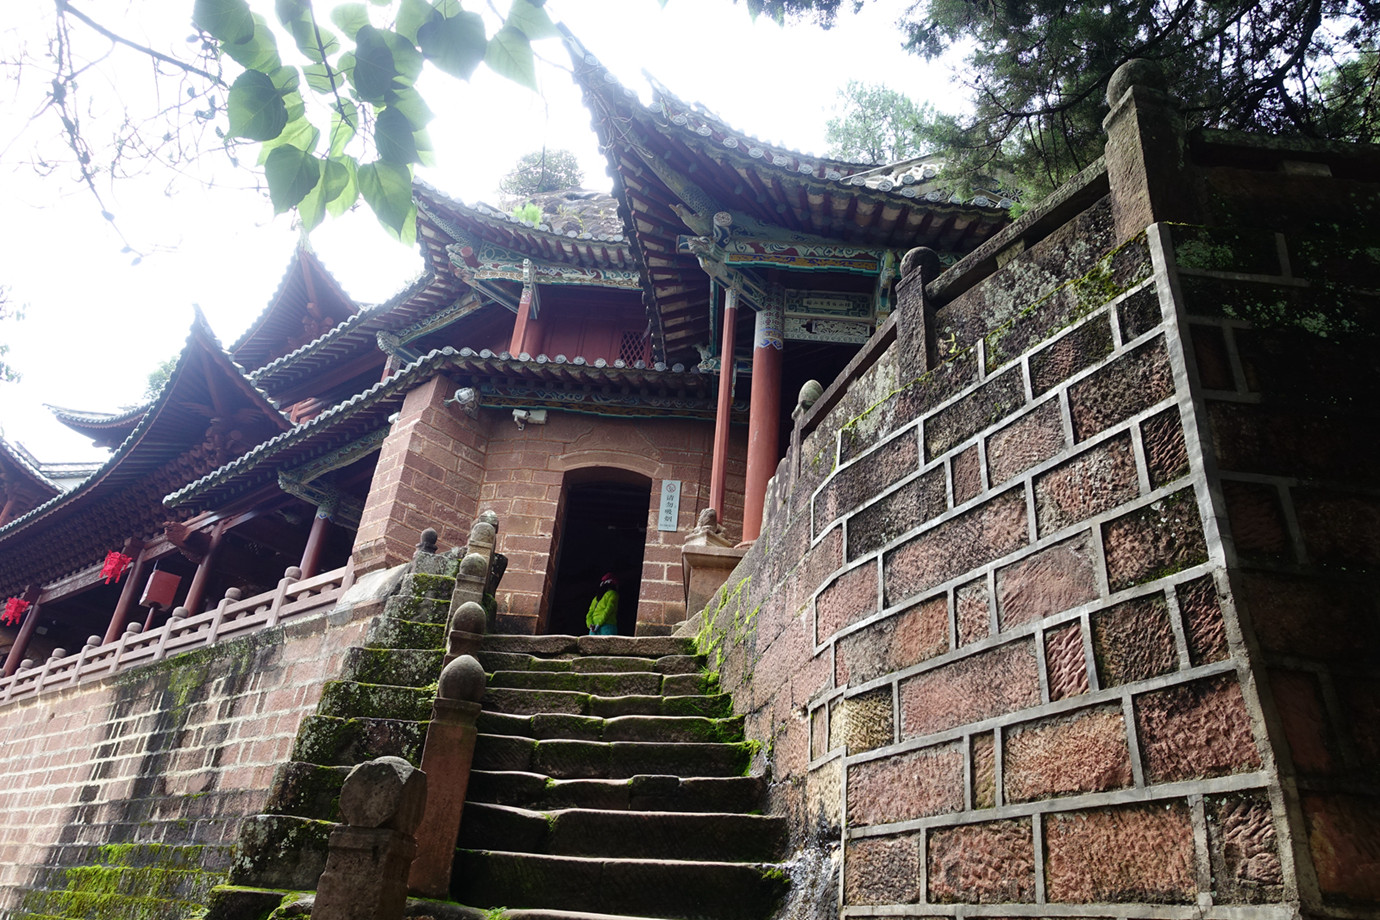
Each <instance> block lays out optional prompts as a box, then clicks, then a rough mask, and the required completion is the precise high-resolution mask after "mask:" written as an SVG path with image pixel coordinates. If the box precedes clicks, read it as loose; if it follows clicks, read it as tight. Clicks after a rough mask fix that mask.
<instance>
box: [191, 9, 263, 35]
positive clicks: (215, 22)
mask: <svg viewBox="0 0 1380 920" xmlns="http://www.w3.org/2000/svg"><path fill="white" fill-rule="evenodd" d="M192 24H193V25H195V26H196V27H197V28H198V29H201V30H202V31H203V32H209V33H210V34H211V37H212V38H214V39H215V40H216V41H218V42H221V43H222V44H229V45H238V44H241V43H243V42H247V41H249V40H250V39H251V38H253V37H254V17H253V14H252V13H250V11H249V4H248V3H246V2H245V0H196V3H195V4H193V5H192Z"/></svg>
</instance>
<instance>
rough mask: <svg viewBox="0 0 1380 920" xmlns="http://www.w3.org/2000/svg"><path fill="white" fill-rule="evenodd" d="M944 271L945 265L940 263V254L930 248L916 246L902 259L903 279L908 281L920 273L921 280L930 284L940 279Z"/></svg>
mask: <svg viewBox="0 0 1380 920" xmlns="http://www.w3.org/2000/svg"><path fill="white" fill-rule="evenodd" d="M943 270H944V263H943V262H941V261H939V253H937V252H935V251H934V250H933V249H931V248H929V247H928V246H916V247H915V248H914V249H912V250H911V251H910V252H907V253H906V254H905V256H903V257H902V259H901V277H902V278H903V279H906V280H909V278H910V276H911V275H912V274H913V273H915V272H917V271H918V272H919V273H920V280H921V281H923V282H925V283H927V284H928V283H929V282H931V281H933V280H934V279H935V278H937V277H939V273H940V272H942V271H943Z"/></svg>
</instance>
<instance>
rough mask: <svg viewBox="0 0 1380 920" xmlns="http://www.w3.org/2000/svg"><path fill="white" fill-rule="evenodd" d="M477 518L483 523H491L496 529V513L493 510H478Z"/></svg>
mask: <svg viewBox="0 0 1380 920" xmlns="http://www.w3.org/2000/svg"><path fill="white" fill-rule="evenodd" d="M479 520H481V521H483V522H484V523H485V524H491V525H493V528H494V529H495V530H497V529H498V515H497V514H496V513H495V512H493V511H481V512H479Z"/></svg>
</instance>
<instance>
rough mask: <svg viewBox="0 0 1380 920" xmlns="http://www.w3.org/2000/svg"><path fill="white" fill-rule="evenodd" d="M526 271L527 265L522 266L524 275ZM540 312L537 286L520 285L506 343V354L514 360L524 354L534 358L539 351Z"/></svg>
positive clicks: (540, 332)
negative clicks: (511, 326)
mask: <svg viewBox="0 0 1380 920" xmlns="http://www.w3.org/2000/svg"><path fill="white" fill-rule="evenodd" d="M524 262H525V260H524ZM527 270H528V269H527V265H526V264H524V265H523V271H524V273H525V272H526V271H527ZM540 310H541V305H540V300H539V299H538V297H537V286H536V285H535V284H533V283H532V282H531V281H530V280H528V281H526V282H524V284H523V285H522V296H521V297H519V298H518V308H517V319H516V320H515V321H514V322H513V337H512V339H510V340H509V342H508V354H510V355H512V356H513V357H515V358H516V357H517V356H518V355H520V354H524V353H525V354H529V355H532V356H533V357H536V355H537V354H538V353H539V352H540V351H541V346H542V328H541V320H540V319H539V318H538V315H539V313H540Z"/></svg>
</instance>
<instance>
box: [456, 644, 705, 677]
mask: <svg viewBox="0 0 1380 920" xmlns="http://www.w3.org/2000/svg"><path fill="white" fill-rule="evenodd" d="M478 657H479V663H480V664H481V665H483V666H484V670H485V671H487V672H488V673H490V674H492V673H493V672H495V671H575V672H577V673H582V674H588V673H606V674H612V673H615V672H622V671H626V672H639V671H641V672H648V673H657V674H694V673H698V672H700V671H703V670H704V667H705V658H704V656H703V655H663V656H661V657H660V658H642V657H638V656H636V655H590V656H588V657H584V658H537V657H535V656H532V655H526V654H522V653H519V652H494V651H486V650H483V649H481V650H480V652H479V656H478Z"/></svg>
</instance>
